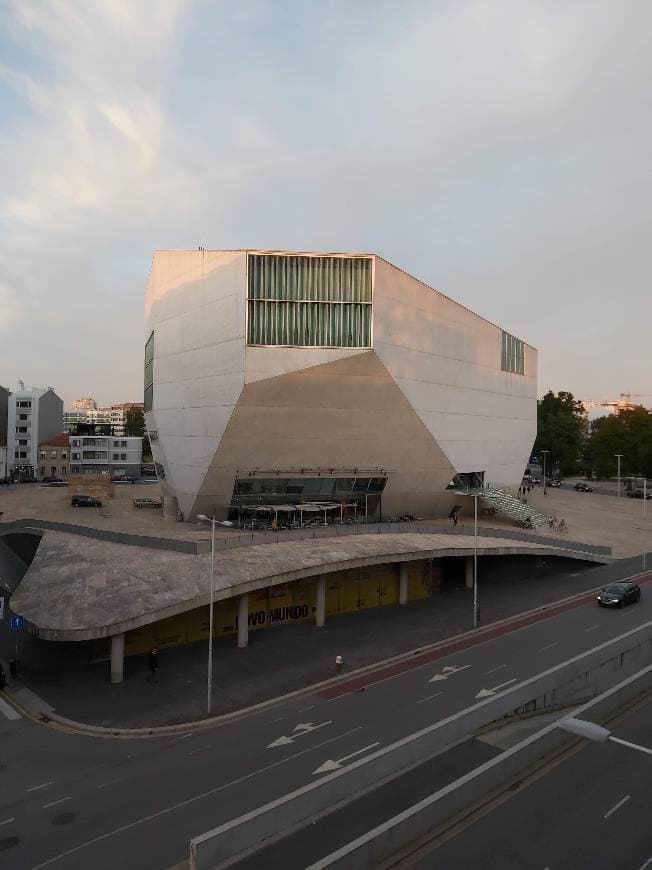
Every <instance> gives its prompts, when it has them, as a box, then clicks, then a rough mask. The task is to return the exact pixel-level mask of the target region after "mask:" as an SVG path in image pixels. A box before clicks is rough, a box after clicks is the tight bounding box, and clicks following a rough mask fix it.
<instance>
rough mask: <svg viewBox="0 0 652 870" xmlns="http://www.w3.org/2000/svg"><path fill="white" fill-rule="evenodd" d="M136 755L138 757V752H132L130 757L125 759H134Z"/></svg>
mask: <svg viewBox="0 0 652 870" xmlns="http://www.w3.org/2000/svg"><path fill="white" fill-rule="evenodd" d="M137 755H140V752H132V753H131V755H128V756H127V758H135V757H136V756H137Z"/></svg>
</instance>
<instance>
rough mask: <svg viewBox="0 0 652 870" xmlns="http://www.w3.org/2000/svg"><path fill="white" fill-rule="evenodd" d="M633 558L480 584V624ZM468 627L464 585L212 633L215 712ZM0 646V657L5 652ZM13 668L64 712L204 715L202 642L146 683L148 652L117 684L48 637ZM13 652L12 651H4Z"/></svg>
mask: <svg viewBox="0 0 652 870" xmlns="http://www.w3.org/2000/svg"><path fill="white" fill-rule="evenodd" d="M641 567H642V564H641V560H640V559H631V560H623V561H622V562H618V563H615V564H612V565H608V566H600V567H598V568H594V567H583V566H582V565H581V564H578V563H577V562H574V563H573V562H570V560H569V561H568V562H567V563H566V564H565V565H564V568H565V571H564V573H560V574H556V575H555V576H549V577H541V576H539V577H534V576H532V577H529V578H523V579H520V580H512V579H510V580H496V581H493V582H486V583H482V584H481V586H480V606H481V616H482V625H483V626H487V625H488V624H489V623H491V622H495V621H497V620H500V619H504V618H506V617H509V616H513V615H516V614H518V613H521V612H523V611H525V610H530V609H533V608H536V607H540V606H542V605H544V604H547V603H551V602H553V601H557V600H559V599H560V598H564V597H566V596H569V595H573V594H576V593H579V592H582V591H584V590H586V589H590V588H593V587H596V586H600V585H602V584H604V583H606V582H607V581H608V580H609V579H612V578H613V577H615V576H622V575H623V573H624V572H625V571H627V572H628V573H635V572H637V571H639V570H640V569H641ZM471 628H472V592H471V590H467V589H464V588H451V589H449V590H447V591H446V592H444V593H443V594H441V595H436V596H434V597H433V598H431V599H429V600H426V601H420V602H412V603H410V604H407V605H404V606H399V605H394V606H388V607H384V608H377V609H374V610H367V611H361V612H359V613H350V614H343V615H340V616H337V617H333V618H331V619H329V620H328V621H327V623H326V626H325V627H324V628H322V629H316V628H315V627H314V626H313V625H312V624H308V623H302V624H298V625H288V626H283V627H278V628H270V629H262V630H258V631H252V632H250V634H249V639H250V645H249V647H247V648H246V649H244V650H241V649H238V648H237V647H236V646H235V642H234V639H233V638H232V637H225V638H216V639H215V641H214V665H213V680H214V684H213V710H212V714H213V715H220V714H224V713H229V712H232V711H234V710H238V709H241V708H243V707H247V706H250V705H253V704H257V703H260V702H262V701H265V700H268V699H272V698H276V697H278V696H280V695H283V694H286V693H288V692H292V691H296V690H300V689H303V688H306V687H309V686H311V685H313V684H315V683H317V682H320V681H323V680H327V679H330V678H332V677H334V676H335V656H336V655H341V656H343V659H344V671H343V673H345V674H346V673H349V672H351V671H353V670H354V669H356V668H360V667H364V666H366V665H370V664H373V663H375V662H379V661H383V660H385V659H388V658H391V657H392V656H396V655H399V654H401V653H405V652H408V651H411V650H415V649H419V648H420V647H421V646H424V645H427V644H432V643H436V642H438V641H441V640H445V639H446V638H448V637H452V636H454V635H457V634H460V633H462V632H465V631H467V630H471ZM4 640H5V643H3V644H2V648H0V653H1V655H2V656H3V657H4V658H7V657H8V652H11V650H10V649H7V647H6V640H7V638H6V637H5V639H4ZM20 642H21V653H20V657H21V673H20V677H19V679H18V680H16V681H14V684H13V688H14V689H18V688H20V687H21V686H24V687H27V688H28V689H30V690H31V691H33V692H34V693H35V694H36V695H38V696H39V697H40V698H42V699H43V700H44V701H45V702H46V703H47V704H50V705H51V706H52V707H53V708H54V709H55V711H56V712H57V713H58V714H59V715H61V716H65V717H67V718H69V719H73V720H76V721H79V722H84V723H86V724H91V725H100V726H104V727H127V728H138V727H154V726H160V725H171V724H176V723H180V722H191V721H193V720H197V719H201V718H203V717H205V716H206V666H207V644H206V643H205V642H204V643H198V644H193V645H191V646H186V647H177V648H172V649H168V650H163V651H161V653H160V655H159V659H160V673H159V682H158V683H156V684H153V683H151V682H148V681H147V679H146V677H147V676H148V669H147V657H146V656H136V657H130V658H127V659H126V660H125V681H124V683H122V684H119V685H115V686H113V685H110V683H109V682H108V677H109V664H108V662H101V663H90V662H89V661H88V658H87V656H88V648H87V646H86V645H83V644H79V645H74V644H52V643H46V642H43V641H39V640H38V639H37V638H33V637H31V636H28V635H25V634H22V636H21V639H20ZM11 654H12V655H13V653H11Z"/></svg>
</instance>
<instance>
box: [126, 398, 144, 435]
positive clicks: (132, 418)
mask: <svg viewBox="0 0 652 870" xmlns="http://www.w3.org/2000/svg"><path fill="white" fill-rule="evenodd" d="M144 434H145V415H144V414H143V412H142V410H141V409H140V408H138V407H137V406H135V405H132V407H131V408H128V409H127V413H126V414H125V435H130V436H131V437H132V438H142V437H143V435H144Z"/></svg>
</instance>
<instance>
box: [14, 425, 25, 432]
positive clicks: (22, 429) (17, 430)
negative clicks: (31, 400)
mask: <svg viewBox="0 0 652 870" xmlns="http://www.w3.org/2000/svg"><path fill="white" fill-rule="evenodd" d="M16 432H27V426H16Z"/></svg>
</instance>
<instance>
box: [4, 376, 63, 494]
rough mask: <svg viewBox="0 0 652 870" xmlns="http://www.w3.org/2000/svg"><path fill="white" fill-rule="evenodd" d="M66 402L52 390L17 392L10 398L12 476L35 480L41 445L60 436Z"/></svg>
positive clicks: (47, 388)
mask: <svg viewBox="0 0 652 870" xmlns="http://www.w3.org/2000/svg"><path fill="white" fill-rule="evenodd" d="M62 423H63V401H62V400H61V398H60V397H59V396H58V395H57V394H56V393H55V392H54V390H53V388H52V387H30V388H29V389H26V388H25V385H24V384H23V382H22V381H21V382H19V385H18V389H17V390H16V391H15V392H13V393H10V394H9V398H8V407H7V462H8V465H9V472H10V473H12V474H17V475H19V476H21V477H32V476H35V475H36V473H37V470H38V468H39V444H44V443H46V442H47V441H48V440H49V439H50V438H53V437H54V436H55V435H58V434H59V433H60V432H61V428H62Z"/></svg>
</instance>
